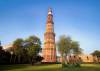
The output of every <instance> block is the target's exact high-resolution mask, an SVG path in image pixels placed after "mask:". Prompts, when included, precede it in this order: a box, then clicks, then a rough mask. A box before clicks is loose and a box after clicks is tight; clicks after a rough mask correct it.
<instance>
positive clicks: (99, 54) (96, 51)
mask: <svg viewBox="0 0 100 71" xmlns="http://www.w3.org/2000/svg"><path fill="white" fill-rule="evenodd" d="M92 55H95V56H98V57H100V51H99V50H95V51H94V52H93V53H92Z"/></svg>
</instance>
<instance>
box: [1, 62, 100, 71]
mask: <svg viewBox="0 0 100 71" xmlns="http://www.w3.org/2000/svg"><path fill="white" fill-rule="evenodd" d="M0 71H100V65H99V64H82V65H81V67H80V68H75V67H71V68H67V67H66V68H62V67H61V64H44V65H38V66H31V65H28V64H26V65H25V64H24V65H23V64H22V65H21V64H20V65H0Z"/></svg>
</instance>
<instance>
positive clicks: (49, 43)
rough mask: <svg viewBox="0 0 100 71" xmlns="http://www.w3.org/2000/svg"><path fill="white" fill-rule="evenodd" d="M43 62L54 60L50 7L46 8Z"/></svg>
mask: <svg viewBox="0 0 100 71" xmlns="http://www.w3.org/2000/svg"><path fill="white" fill-rule="evenodd" d="M43 57H44V60H43V62H56V45H55V33H54V22H53V15H52V10H51V8H49V9H48V16H47V22H46V31H45V33H44V47H43Z"/></svg>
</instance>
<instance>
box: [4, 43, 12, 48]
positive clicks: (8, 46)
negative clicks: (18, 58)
mask: <svg viewBox="0 0 100 71" xmlns="http://www.w3.org/2000/svg"><path fill="white" fill-rule="evenodd" d="M12 46H13V44H12V43H10V44H6V45H3V49H9V48H11V47H12Z"/></svg>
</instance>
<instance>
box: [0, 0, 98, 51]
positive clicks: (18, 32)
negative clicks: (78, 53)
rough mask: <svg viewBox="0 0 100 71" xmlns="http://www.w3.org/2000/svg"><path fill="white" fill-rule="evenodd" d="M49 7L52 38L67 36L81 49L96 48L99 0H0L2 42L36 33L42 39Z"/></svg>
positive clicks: (0, 38)
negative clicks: (52, 17)
mask: <svg viewBox="0 0 100 71" xmlns="http://www.w3.org/2000/svg"><path fill="white" fill-rule="evenodd" d="M49 7H51V8H52V9H53V15H54V25H55V33H56V41H57V40H58V39H59V36H60V35H63V34H65V35H66V36H71V37H72V38H73V40H77V41H79V43H80V47H81V48H82V49H83V50H84V53H91V52H93V51H94V50H96V49H98V50H100V30H99V27H100V20H99V19H100V1H99V0H0V40H1V41H2V45H5V44H9V43H11V42H12V41H14V40H15V39H16V38H27V37H28V36H30V35H36V36H38V37H40V38H41V41H42V43H43V38H44V32H45V27H46V18H47V12H48V8H49Z"/></svg>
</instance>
